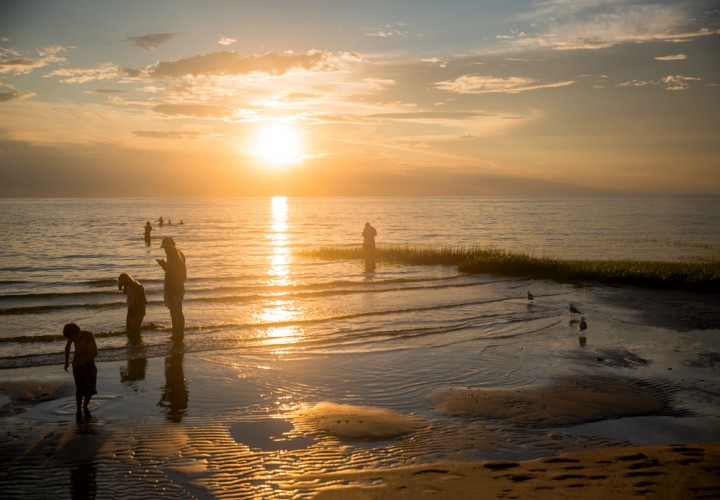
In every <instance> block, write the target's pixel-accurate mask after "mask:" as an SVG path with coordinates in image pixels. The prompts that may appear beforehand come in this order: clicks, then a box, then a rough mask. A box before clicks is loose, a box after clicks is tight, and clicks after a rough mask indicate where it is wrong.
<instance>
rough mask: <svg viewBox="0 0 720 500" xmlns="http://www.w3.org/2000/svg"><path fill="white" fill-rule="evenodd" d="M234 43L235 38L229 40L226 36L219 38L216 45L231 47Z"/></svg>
mask: <svg viewBox="0 0 720 500" xmlns="http://www.w3.org/2000/svg"><path fill="white" fill-rule="evenodd" d="M235 42H237V40H236V39H235V38H230V37H227V36H221V37H220V40H218V43H219V44H220V45H232V44H233V43H235Z"/></svg>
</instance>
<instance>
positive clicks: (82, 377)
mask: <svg viewBox="0 0 720 500" xmlns="http://www.w3.org/2000/svg"><path fill="white" fill-rule="evenodd" d="M63 335H64V336H65V337H66V338H67V343H66V344H65V371H67V369H68V366H69V364H70V363H69V359H70V348H71V346H74V347H75V353H74V354H73V360H72V367H73V369H72V372H73V378H74V379H75V403H76V405H77V416H78V418H80V417H81V416H82V414H81V413H80V412H81V410H82V412H83V413H84V414H85V417H86V418H90V407H89V405H90V398H92V396H93V394H97V367H96V366H95V356H97V353H98V349H97V344H96V343H95V337H94V336H93V334H92V333H90V332H87V331H85V330H81V329H80V327H79V326H78V325H77V324H75V323H68V324H67V325H65V327H64V328H63Z"/></svg>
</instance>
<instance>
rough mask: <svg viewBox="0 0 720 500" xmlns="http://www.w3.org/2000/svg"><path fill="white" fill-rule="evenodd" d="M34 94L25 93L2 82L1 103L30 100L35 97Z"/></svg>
mask: <svg viewBox="0 0 720 500" xmlns="http://www.w3.org/2000/svg"><path fill="white" fill-rule="evenodd" d="M34 96H35V93H34V92H25V91H20V90H16V89H15V87H13V86H12V85H7V84H4V83H3V82H0V102H10V101H17V100H20V99H29V98H30V97H34Z"/></svg>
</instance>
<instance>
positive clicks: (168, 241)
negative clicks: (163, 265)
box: [160, 236, 175, 248]
mask: <svg viewBox="0 0 720 500" xmlns="http://www.w3.org/2000/svg"><path fill="white" fill-rule="evenodd" d="M160 248H175V240H174V239H172V238H171V237H170V236H165V237H164V238H163V239H162V243H160Z"/></svg>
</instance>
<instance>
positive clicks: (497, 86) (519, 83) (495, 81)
mask: <svg viewBox="0 0 720 500" xmlns="http://www.w3.org/2000/svg"><path fill="white" fill-rule="evenodd" d="M575 83H577V82H575V81H564V82H549V83H543V82H540V81H538V80H534V79H532V78H525V77H521V76H510V77H496V76H474V75H464V76H461V77H458V78H456V79H455V80H447V81H443V82H438V83H436V84H435V87H437V88H439V89H441V90H447V91H448V92H455V93H457V94H489V93H506V94H517V93H520V92H528V91H531V90H540V89H548V88H558V87H566V86H568V85H573V84H575Z"/></svg>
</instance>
